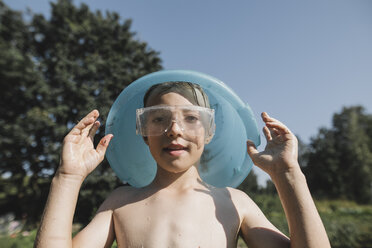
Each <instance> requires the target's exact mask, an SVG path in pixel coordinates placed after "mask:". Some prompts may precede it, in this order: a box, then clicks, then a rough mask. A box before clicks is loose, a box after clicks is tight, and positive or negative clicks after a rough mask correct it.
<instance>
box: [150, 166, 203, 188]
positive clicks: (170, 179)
mask: <svg viewBox="0 0 372 248" xmlns="http://www.w3.org/2000/svg"><path fill="white" fill-rule="evenodd" d="M150 185H151V186H152V187H155V188H158V189H159V190H160V189H165V188H166V189H169V190H175V191H183V190H188V189H195V188H200V187H204V185H205V183H204V182H203V181H202V179H201V178H200V175H199V172H198V169H197V167H196V166H195V165H194V166H191V167H190V168H189V169H188V170H186V171H183V172H178V173H174V172H169V171H167V170H164V169H163V168H161V166H158V170H157V172H156V176H155V179H154V181H153V182H152V183H151V184H150Z"/></svg>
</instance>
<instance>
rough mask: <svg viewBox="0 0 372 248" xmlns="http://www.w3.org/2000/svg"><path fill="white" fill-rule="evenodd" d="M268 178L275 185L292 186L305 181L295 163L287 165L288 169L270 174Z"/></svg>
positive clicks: (298, 166)
mask: <svg viewBox="0 0 372 248" xmlns="http://www.w3.org/2000/svg"><path fill="white" fill-rule="evenodd" d="M270 177H271V180H272V181H273V183H274V184H275V185H276V184H281V183H289V184H294V183H296V182H299V181H303V180H306V179H305V175H304V174H303V173H302V171H301V168H300V165H299V164H298V162H297V161H294V162H291V163H290V164H288V167H287V168H286V169H285V170H281V171H276V172H275V173H271V175H270Z"/></svg>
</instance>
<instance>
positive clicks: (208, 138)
mask: <svg viewBox="0 0 372 248" xmlns="http://www.w3.org/2000/svg"><path fill="white" fill-rule="evenodd" d="M213 136H214V133H213V134H212V135H210V136H209V137H207V138H205V139H204V144H205V145H207V144H209V142H211V141H212V139H213Z"/></svg>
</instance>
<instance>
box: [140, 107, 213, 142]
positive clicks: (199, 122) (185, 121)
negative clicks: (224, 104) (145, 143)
mask: <svg viewBox="0 0 372 248" xmlns="http://www.w3.org/2000/svg"><path fill="white" fill-rule="evenodd" d="M175 123H176V124H177V125H178V128H179V129H180V131H182V133H183V135H184V137H186V138H195V137H199V136H200V135H202V133H203V130H204V136H205V140H206V141H207V142H209V141H210V140H211V139H212V137H213V135H214V131H215V123H214V109H210V108H204V107H200V106H196V105H186V106H169V105H159V106H152V107H147V108H140V109H137V110H136V124H137V126H136V128H137V134H140V135H142V136H159V135H162V134H164V133H167V132H169V131H170V130H171V128H172V126H173V125H174V124H175Z"/></svg>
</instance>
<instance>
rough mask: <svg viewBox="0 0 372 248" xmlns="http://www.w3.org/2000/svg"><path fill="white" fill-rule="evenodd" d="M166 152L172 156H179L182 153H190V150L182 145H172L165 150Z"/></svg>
mask: <svg viewBox="0 0 372 248" xmlns="http://www.w3.org/2000/svg"><path fill="white" fill-rule="evenodd" d="M163 150H164V151H165V152H167V153H168V154H170V155H173V156H178V155H181V154H182V153H184V152H186V151H188V148H187V147H185V146H183V145H180V144H171V145H169V146H167V147H165V148H164V149H163Z"/></svg>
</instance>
